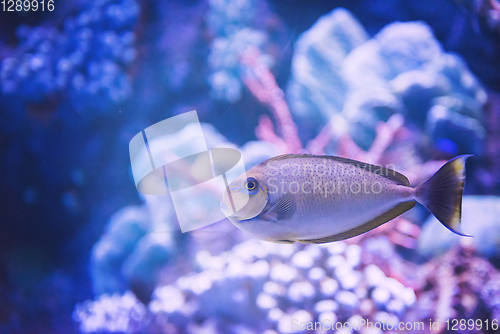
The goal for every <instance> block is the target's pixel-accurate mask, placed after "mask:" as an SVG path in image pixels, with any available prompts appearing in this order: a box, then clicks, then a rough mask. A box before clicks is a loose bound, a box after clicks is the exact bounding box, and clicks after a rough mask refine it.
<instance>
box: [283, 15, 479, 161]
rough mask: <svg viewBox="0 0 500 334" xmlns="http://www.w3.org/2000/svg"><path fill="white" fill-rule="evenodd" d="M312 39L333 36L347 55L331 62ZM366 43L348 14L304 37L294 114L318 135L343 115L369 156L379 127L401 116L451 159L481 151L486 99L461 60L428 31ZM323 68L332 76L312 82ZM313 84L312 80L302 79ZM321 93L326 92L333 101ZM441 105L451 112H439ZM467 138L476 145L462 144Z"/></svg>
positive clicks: (294, 82) (396, 33)
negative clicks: (316, 129) (324, 125)
mask: <svg viewBox="0 0 500 334" xmlns="http://www.w3.org/2000/svg"><path fill="white" fill-rule="evenodd" d="M338 26H341V27H342V26H347V27H353V28H352V29H351V30H347V28H346V29H345V30H342V29H341V28H338ZM336 29H337V30H339V29H340V31H341V32H343V33H338V32H337V30H336ZM315 33H318V34H321V35H326V34H328V36H330V37H329V38H327V39H326V40H327V41H328V43H329V44H328V45H330V44H331V45H342V46H343V47H344V48H336V50H339V51H337V52H338V55H337V54H335V55H331V54H330V52H331V51H325V50H330V49H326V48H325V49H323V48H320V47H318V46H317V39H316V37H314V36H315ZM363 36H366V33H364V30H363V27H362V26H360V24H359V23H358V22H357V21H356V20H355V19H354V18H353V17H352V16H350V14H348V13H347V12H346V11H345V10H343V9H336V10H334V11H333V12H331V13H330V14H328V15H325V16H323V17H322V18H321V20H319V21H318V22H317V23H316V24H315V25H313V27H311V28H310V30H308V31H307V32H306V33H304V34H302V35H301V36H300V38H299V40H298V42H297V44H298V45H300V47H299V48H297V50H296V52H295V54H294V57H293V60H292V68H293V69H294V70H293V76H292V78H291V79H290V82H289V86H288V90H287V94H288V96H289V100H290V101H291V106H292V107H291V110H292V112H293V113H294V115H296V116H297V117H299V119H305V121H306V122H307V124H310V125H311V126H314V127H316V128H318V127H319V126H320V123H321V122H328V121H329V120H330V119H331V118H332V117H333V116H337V117H338V116H342V118H344V119H345V120H346V122H347V125H348V131H349V134H350V136H351V137H352V139H353V140H354V142H355V143H356V144H357V145H359V146H360V147H361V148H363V149H364V150H368V149H369V147H370V146H371V145H372V143H373V141H374V139H375V136H376V128H377V125H378V123H379V122H381V121H382V122H385V121H387V120H388V119H389V117H390V116H391V115H394V114H402V115H404V116H405V118H406V120H407V121H408V122H410V123H412V124H414V125H416V126H418V127H419V128H420V130H421V133H422V136H425V137H427V138H429V139H430V140H431V141H432V142H433V144H434V145H436V147H437V148H438V149H439V150H442V151H444V152H447V153H448V154H450V155H453V154H457V153H460V152H464V153H479V152H481V146H482V139H483V138H484V129H483V127H482V125H481V114H482V111H481V109H482V107H483V105H484V103H485V102H486V93H485V91H484V89H483V88H482V87H481V85H480V84H479V82H478V81H477V80H476V79H475V78H474V76H473V75H472V74H471V73H470V72H469V70H468V68H467V66H466V65H465V64H464V63H463V61H462V60H461V59H460V58H459V57H458V56H456V55H452V54H447V53H444V52H443V51H442V49H441V46H440V44H439V42H438V41H437V40H436V39H435V38H434V36H433V34H432V32H431V30H430V28H429V27H428V26H427V25H426V24H424V23H422V22H408V23H401V22H397V23H392V24H390V25H388V26H386V27H385V28H383V29H382V30H381V31H380V32H379V33H378V34H377V35H375V36H374V37H373V38H372V39H370V40H367V41H365V40H366V38H363ZM324 68H332V69H334V71H333V72H332V74H329V75H314V76H313V73H314V71H318V70H319V69H321V70H323V69H324ZM315 69H316V70H315ZM325 73H329V72H325ZM308 77H314V80H312V79H311V80H306V79H304V78H308ZM306 87H307V88H306ZM308 90H310V91H312V92H314V93H310V94H309V93H307V91H308ZM318 92H327V93H328V96H329V98H330V100H329V99H327V98H325V97H324V96H323V95H324V94H325V93H323V95H320V93H318ZM332 92H335V94H333V93H332ZM332 94H333V95H332ZM336 94H338V95H336ZM331 96H338V97H337V98H335V99H334V98H333V97H331ZM441 106H443V107H446V108H447V109H446V110H447V112H439V110H443V108H442V107H441ZM306 111H307V113H306ZM464 131H465V132H467V133H469V134H470V136H471V137H472V140H471V141H467V142H465V141H464V140H463V139H462V138H463V136H461V134H462V133H463V132H464ZM333 139H335V138H333Z"/></svg>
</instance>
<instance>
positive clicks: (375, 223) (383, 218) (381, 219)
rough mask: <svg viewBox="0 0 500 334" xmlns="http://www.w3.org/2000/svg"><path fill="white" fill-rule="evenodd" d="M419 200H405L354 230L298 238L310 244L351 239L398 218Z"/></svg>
mask: <svg viewBox="0 0 500 334" xmlns="http://www.w3.org/2000/svg"><path fill="white" fill-rule="evenodd" d="M416 203H417V202H416V201H409V202H403V203H399V204H398V205H396V206H395V207H393V208H392V209H390V210H389V211H387V212H384V213H383V214H381V215H380V216H378V217H376V218H375V219H372V220H370V221H369V222H367V223H364V224H363V225H361V226H358V227H356V228H354V229H352V230H349V231H345V232H342V233H339V234H335V235H331V236H328V237H324V238H320V239H310V240H298V241H299V242H302V243H309V244H322V243H325V242H334V241H339V240H344V239H349V238H352V237H355V236H357V235H360V234H363V233H365V232H368V231H370V230H373V229H374V228H376V227H379V226H380V225H382V224H384V223H387V222H388V221H389V220H391V219H394V218H396V217H397V216H399V215H401V214H402V213H404V212H406V211H408V210H410V209H411V208H413V207H414V206H415V204H416Z"/></svg>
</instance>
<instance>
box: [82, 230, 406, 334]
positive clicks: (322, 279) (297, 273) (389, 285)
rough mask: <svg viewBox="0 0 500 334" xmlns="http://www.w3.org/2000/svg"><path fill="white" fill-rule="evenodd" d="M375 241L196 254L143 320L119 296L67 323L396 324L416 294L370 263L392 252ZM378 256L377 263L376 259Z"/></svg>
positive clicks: (256, 244) (105, 327)
mask: <svg viewBox="0 0 500 334" xmlns="http://www.w3.org/2000/svg"><path fill="white" fill-rule="evenodd" d="M372 241H373V239H372ZM380 241H381V243H380V242H379V244H378V245H377V244H374V243H373V242H371V245H369V246H368V249H369V250H363V248H362V247H360V246H359V245H354V244H351V245H347V244H345V243H343V242H338V243H333V244H328V245H322V246H319V245H309V246H303V245H302V246H299V245H279V244H272V243H266V242H262V241H257V240H248V241H244V242H242V243H240V244H237V245H236V246H234V247H233V248H232V249H228V250H226V251H223V252H221V253H219V254H210V253H209V252H208V251H207V250H201V251H198V252H197V253H196V254H195V257H194V263H193V265H194V268H193V269H194V270H195V272H193V273H190V274H188V275H186V276H181V277H179V278H178V279H177V280H176V281H175V282H174V283H173V284H169V285H163V286H162V285H160V286H158V287H157V288H156V290H155V292H154V294H153V299H152V300H151V302H150V303H149V304H148V305H147V309H148V311H147V314H145V313H144V312H143V311H142V309H143V306H137V305H138V304H137V302H135V303H133V302H132V301H133V300H134V299H133V298H132V297H131V295H130V293H129V292H127V293H125V294H124V295H116V296H113V297H109V296H103V297H100V299H98V300H96V301H95V302H85V303H83V304H80V305H78V306H77V307H76V308H75V316H74V318H75V319H76V320H77V321H79V322H80V324H81V325H80V330H81V331H82V332H84V333H87V332H92V331H110V328H114V327H116V326H117V324H116V320H115V319H118V318H119V317H120V316H122V317H123V319H122V325H123V326H127V324H131V323H133V322H134V320H136V321H138V320H140V319H146V318H147V319H149V321H143V322H142V326H143V327H142V328H141V329H140V330H142V331H148V332H184V331H187V332H193V331H198V330H200V331H201V330H202V329H204V330H207V331H208V332H210V333H211V332H214V333H215V332H224V333H242V332H245V333H257V332H261V331H264V330H275V332H279V333H292V332H301V331H300V330H297V329H294V327H293V326H292V319H295V318H297V319H301V321H322V322H323V323H324V324H325V326H328V324H329V325H330V326H331V325H332V322H333V323H335V322H337V321H342V322H345V321H356V320H359V318H360V317H363V318H364V319H370V321H385V322H391V323H394V324H397V323H398V322H399V321H400V320H403V319H404V317H405V313H406V312H407V310H409V309H411V307H412V306H413V305H414V304H415V302H416V296H415V292H414V290H413V289H412V288H410V287H405V286H404V285H403V284H401V283H400V282H399V281H398V280H396V279H394V278H391V277H387V276H386V274H385V273H384V272H383V271H382V270H381V269H380V268H379V266H377V265H375V264H373V263H371V262H373V261H372V257H373V256H377V257H378V259H379V260H378V261H379V262H380V263H381V264H383V265H384V264H385V266H386V267H387V265H388V264H387V261H388V260H389V259H388V256H389V257H390V254H391V253H392V252H394V250H393V249H392V248H391V247H392V246H390V245H391V244H390V243H389V244H386V243H384V242H383V241H382V240H380ZM382 245H385V246H382ZM381 246H382V247H381ZM387 246H389V252H390V253H389V254H387V251H384V250H383V249H386V248H384V247H387ZM384 252H385V256H386V257H385V258H384V257H383V255H382V256H381V255H377V254H384ZM375 262H376V261H375ZM195 268H198V269H195ZM125 299H126V300H127V303H125V304H126V305H120V304H122V303H123V302H121V300H125ZM215 299H216V300H217V303H214V300H215ZM138 310H139V311H138ZM103 319H108V320H107V321H103ZM210 328H211V329H210ZM114 331H116V329H115V330H114Z"/></svg>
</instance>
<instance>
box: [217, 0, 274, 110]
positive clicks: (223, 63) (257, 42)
mask: <svg viewBox="0 0 500 334" xmlns="http://www.w3.org/2000/svg"><path fill="white" fill-rule="evenodd" d="M209 4H210V9H209V11H208V13H207V25H208V28H209V30H210V32H211V33H212V34H213V35H214V37H215V38H214V40H213V41H212V45H211V52H210V55H209V57H208V63H209V67H210V69H211V72H212V73H211V74H210V77H209V83H210V86H211V95H212V97H213V98H215V99H223V100H227V101H229V102H236V101H238V100H239V99H240V97H241V90H242V81H241V76H242V74H243V72H244V71H245V68H244V67H243V66H241V62H240V57H241V56H242V55H243V54H244V53H245V52H246V51H247V49H248V48H251V47H253V48H257V49H259V50H262V51H264V49H265V48H266V44H268V43H270V41H269V40H268V35H267V34H266V32H265V31H263V30H261V29H259V28H257V27H256V24H255V22H256V20H257V19H260V20H262V17H264V16H269V13H266V12H265V10H264V12H263V11H262V10H259V9H260V8H259V7H262V6H260V5H261V3H260V2H259V1H258V0H242V1H227V0H211V1H209ZM259 63H260V64H261V65H262V66H265V67H267V68H269V67H271V66H272V64H273V59H272V57H271V56H270V55H267V54H264V53H263V54H262V56H260V57H259Z"/></svg>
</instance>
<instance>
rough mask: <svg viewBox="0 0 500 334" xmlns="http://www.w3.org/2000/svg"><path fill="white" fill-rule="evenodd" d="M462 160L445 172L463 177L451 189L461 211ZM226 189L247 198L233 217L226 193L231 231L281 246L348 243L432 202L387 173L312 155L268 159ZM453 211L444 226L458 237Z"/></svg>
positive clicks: (424, 187)
mask: <svg viewBox="0 0 500 334" xmlns="http://www.w3.org/2000/svg"><path fill="white" fill-rule="evenodd" d="M466 158H467V156H464V157H462V158H461V159H458V160H452V161H450V162H449V164H450V166H449V167H448V168H447V169H449V170H447V171H446V172H447V174H446V175H452V176H454V177H455V178H457V179H460V177H462V179H461V181H462V182H461V184H458V186H455V188H456V187H459V188H460V187H461V188H460V189H459V190H458V192H460V194H459V196H460V205H461V191H462V190H463V166H464V162H465V159H466ZM443 168H444V167H443ZM436 174H437V173H436ZM439 179H440V180H441V179H442V177H440V178H439ZM248 180H250V182H251V183H250V187H253V186H254V185H255V189H252V191H249V190H248V188H250V187H249V186H248ZM431 180H432V178H431V179H430V180H429V181H431ZM429 181H428V182H429ZM459 181H460V180H459ZM459 183H460V182H459ZM228 188H231V189H232V191H233V192H232V194H234V193H235V191H236V192H238V191H239V192H245V193H246V195H247V196H248V203H247V204H246V205H244V206H243V209H242V210H239V211H238V212H231V210H230V209H228V208H230V207H231V205H232V207H233V208H234V201H235V200H237V197H235V196H231V192H230V191H229V190H228V192H226V195H225V196H224V199H223V202H222V207H223V208H224V209H225V210H223V211H224V213H225V214H226V216H227V217H228V218H229V220H230V221H231V222H232V223H233V224H234V225H235V226H236V227H238V228H239V229H241V230H243V231H246V232H248V233H250V234H252V235H253V236H255V237H257V238H260V239H263V240H267V241H274V242H284V243H291V242H295V241H300V242H314V243H321V242H330V241H336V240H342V239H346V238H350V237H353V236H355V235H359V234H361V233H364V232H366V231H368V230H371V229H373V228H375V227H377V226H379V225H381V224H383V223H385V222H387V221H388V220H391V219H393V218H395V217H396V216H398V215H400V214H402V213H403V212H405V211H407V210H409V209H411V208H412V207H413V206H414V205H415V204H416V201H420V202H422V204H424V205H426V204H429V203H428V202H429V200H430V199H429V198H430V197H432V196H431V193H432V191H429V184H428V183H424V184H423V185H421V186H419V187H416V188H412V187H410V184H409V182H408V179H407V178H406V177H405V176H403V175H402V174H400V173H398V172H396V171H394V170H392V169H388V168H383V167H381V166H374V165H370V164H366V163H363V162H359V161H355V160H350V159H345V158H339V157H331V156H312V155H284V156H279V157H276V158H272V159H269V160H267V161H265V162H263V163H261V164H259V165H257V166H255V167H254V168H252V169H250V170H249V171H248V172H247V173H246V175H244V176H242V177H241V178H238V179H236V180H235V181H233V182H232V184H231V185H230V186H229V187H228ZM432 189H434V188H432ZM454 191H455V190H454ZM455 197H456V196H455ZM455 197H454V198H455ZM231 201H232V202H231ZM453 204H454V205H455V206H456V203H455V202H453ZM426 206H428V205H426ZM428 207H429V206H428ZM455 211H456V210H455ZM455 211H453V212H454V213H452V214H451V216H450V214H449V215H448V216H450V217H451V218H450V217H448V216H447V218H446V219H447V220H448V221H447V222H445V223H444V224H445V225H446V226H447V227H448V228H450V229H452V230H454V231H455V232H457V230H458V228H459V221H460V217H459V216H458V222H457V217H456V216H457V214H456V212H455ZM459 214H460V213H459ZM436 216H437V215H436ZM437 217H438V216H437ZM438 219H439V217H438ZM457 233H459V232H457Z"/></svg>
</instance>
